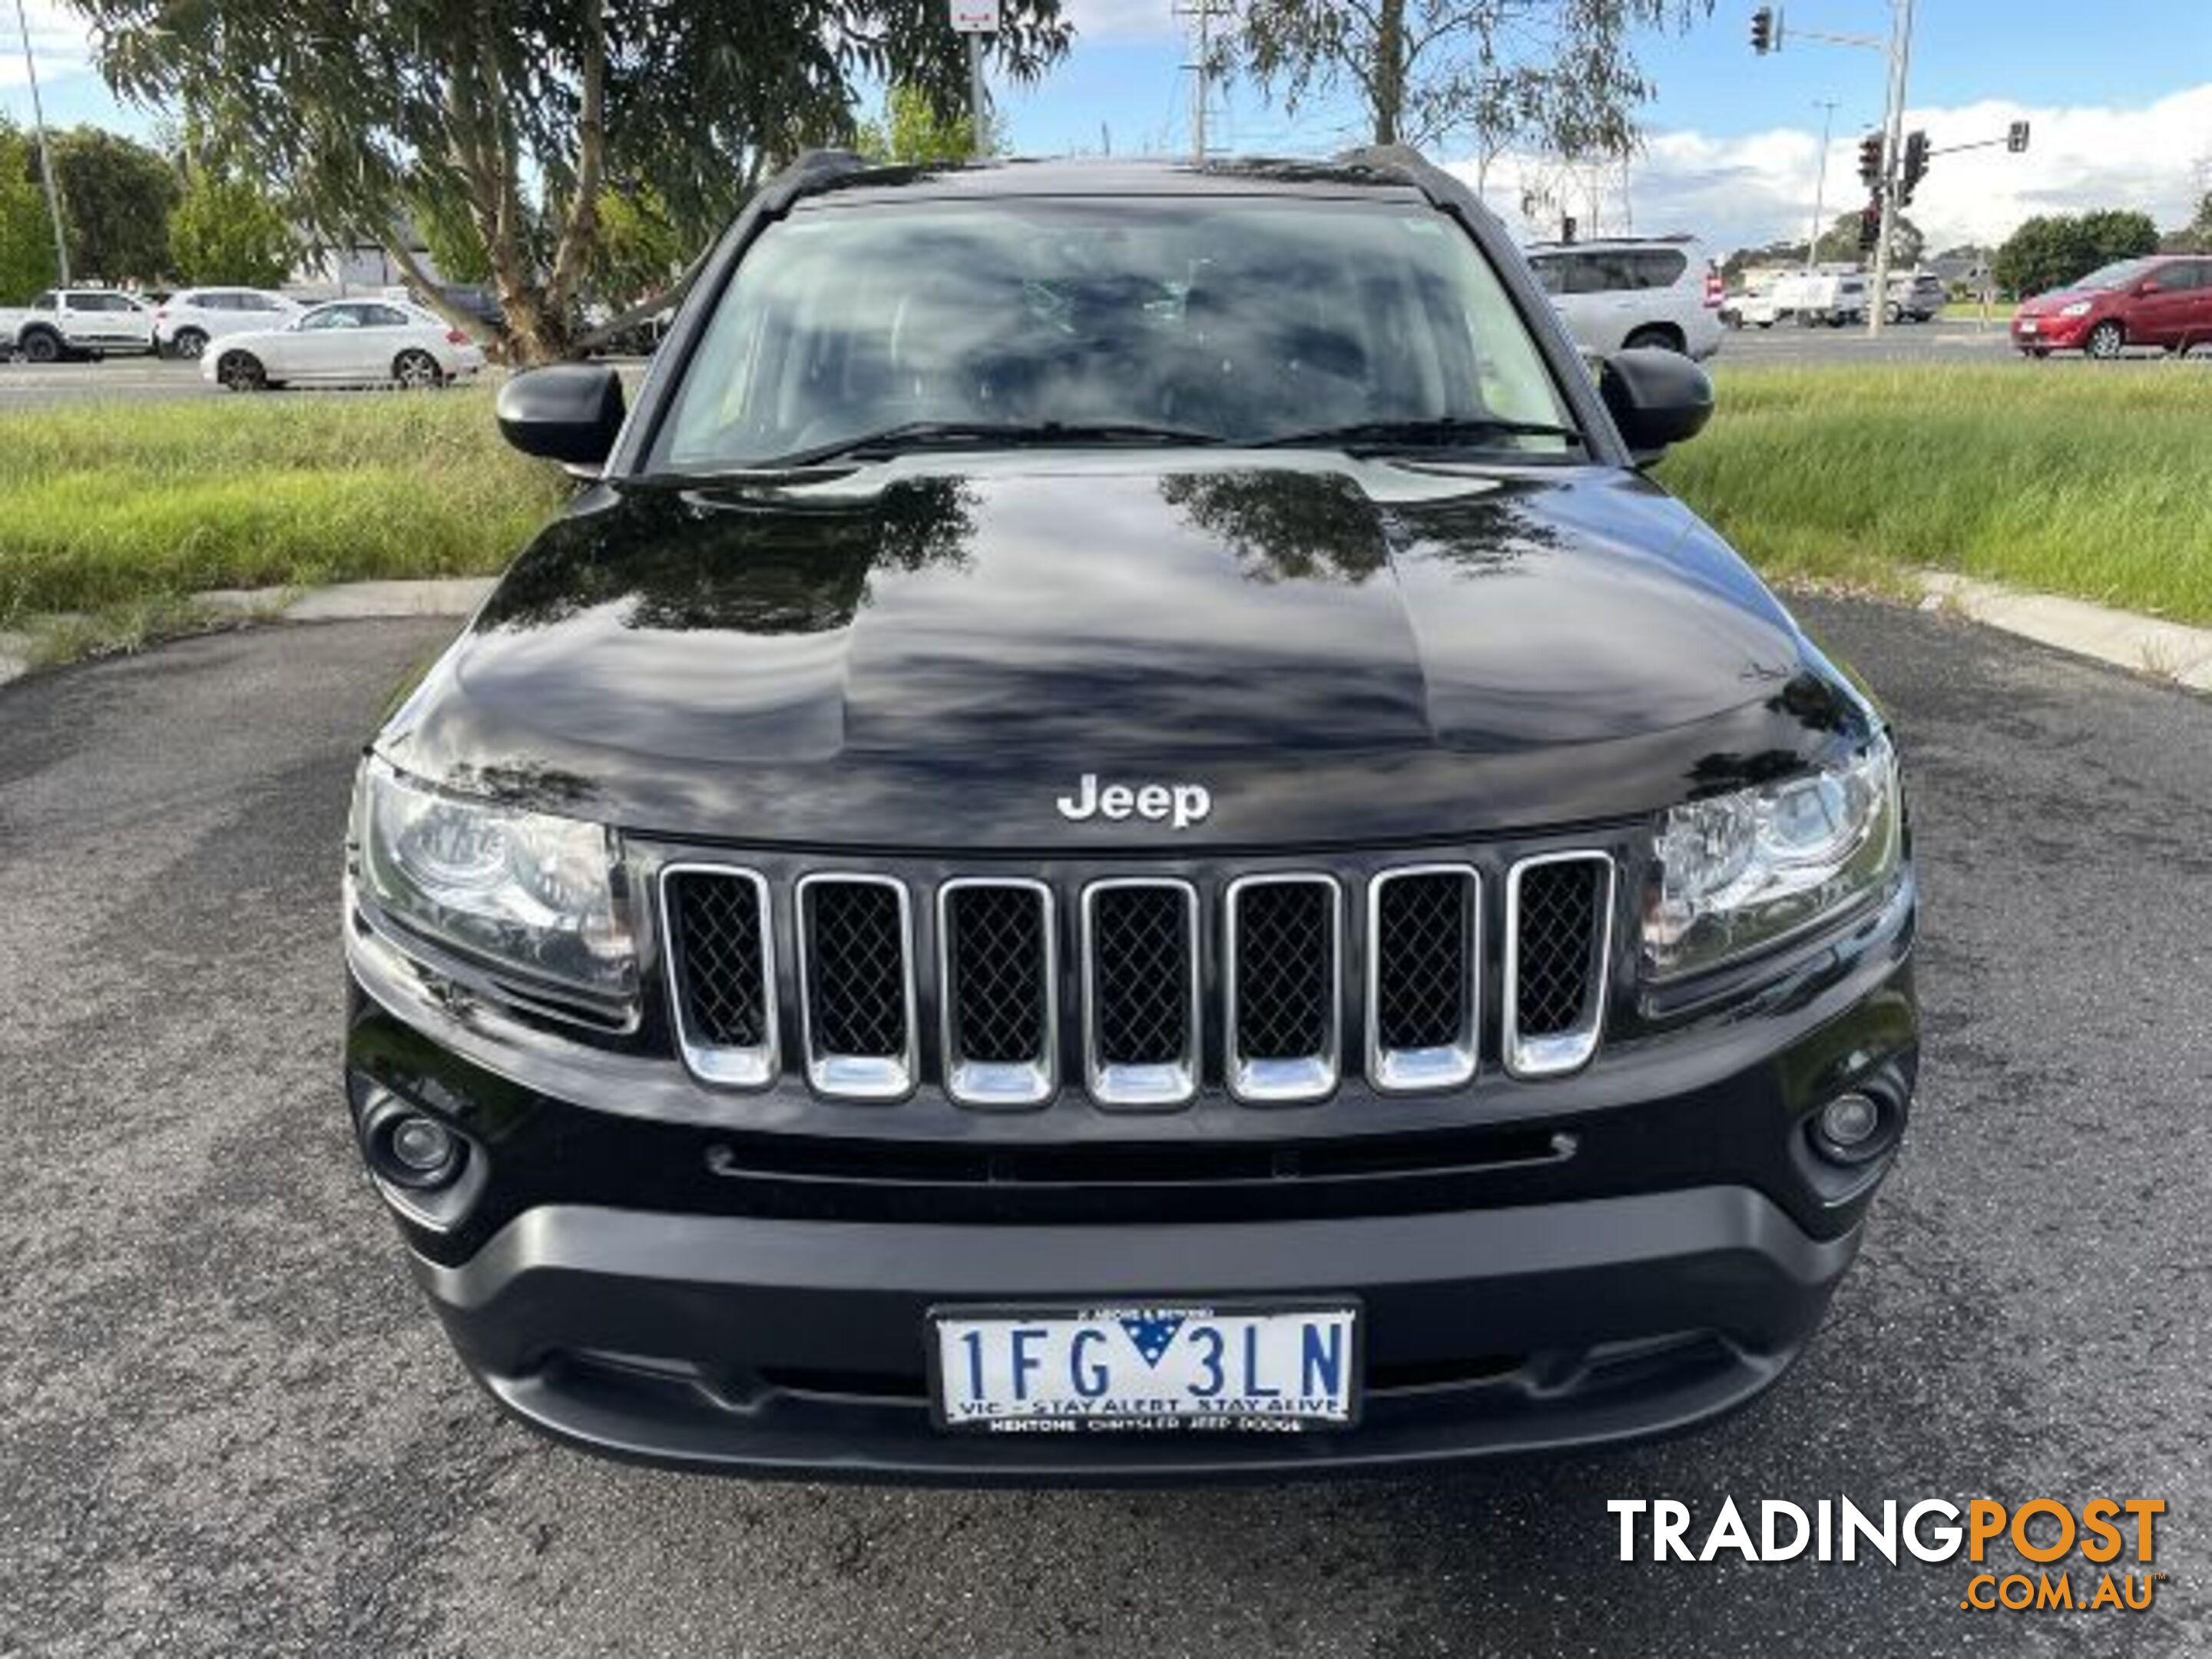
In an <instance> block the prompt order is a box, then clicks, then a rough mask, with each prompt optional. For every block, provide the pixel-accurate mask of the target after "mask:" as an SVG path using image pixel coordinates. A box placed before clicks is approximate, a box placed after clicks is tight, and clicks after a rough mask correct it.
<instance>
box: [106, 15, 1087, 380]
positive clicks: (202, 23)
mask: <svg viewBox="0 0 2212 1659" xmlns="http://www.w3.org/2000/svg"><path fill="white" fill-rule="evenodd" d="M73 3H75V4H76V7H77V9H79V10H81V11H82V12H83V13H85V14H86V15H87V16H88V17H89V18H90V19H91V20H92V21H93V22H94V25H95V26H96V30H97V35H98V40H99V51H100V67H101V70H102V71H103V73H104V74H105V75H106V77H107V80H108V81H109V82H110V84H111V85H112V87H113V88H115V89H116V91H117V92H118V94H121V95H123V96H125V97H126V98H130V99H133V100H139V101H142V102H145V103H149V104H154V105H158V106H169V107H173V108H178V109H181V110H182V111H183V112H185V113H187V114H188V115H189V116H191V118H194V119H195V120H197V121H198V122H200V123H202V124H203V125H204V127H205V128H206V130H207V131H209V132H210V134H211V135H214V136H216V137H218V138H220V139H221V140H222V142H223V143H224V144H225V145H226V147H227V149H228V154H229V155H231V156H232V157H233V158H234V159H235V160H237V161H240V162H241V163H243V164H245V165H248V166H251V167H254V168H256V169H258V171H259V172H260V173H262V174H263V175H264V177H263V179H262V180H261V182H262V183H263V184H264V185H265V186H266V187H267V188H269V189H270V191H272V192H273V193H275V194H276V195H279V196H281V197H283V199H285V200H286V201H288V202H289V203H291V204H294V209H295V212H296V213H297V214H298V215H299V216H300V217H301V222H302V228H304V229H305V230H307V232H308V233H310V234H313V236H315V237H317V238H318V239H319V240H331V241H337V240H343V239H349V238H356V237H362V236H367V237H369V238H373V239H374V240H377V241H379V242H381V243H382V244H383V245H384V246H385V247H386V249H387V250H388V251H389V252H391V254H392V258H393V259H394V260H395V261H396V262H397V263H398V264H399V265H400V266H401V267H402V268H403V269H404V270H406V271H407V273H408V275H409V276H410V279H411V280H412V281H413V283H414V284H415V285H416V287H417V288H418V289H423V290H424V291H425V295H426V297H433V296H434V295H435V290H434V289H432V288H431V284H430V283H429V280H428V276H429V273H428V272H427V271H426V270H424V269H423V268H422V264H421V262H420V261H419V260H418V259H416V258H415V256H414V255H413V253H412V252H410V245H411V244H412V243H414V241H415V240H416V239H415V238H413V237H410V236H409V235H407V234H404V233H405V232H406V230H407V229H408V228H409V226H408V221H409V218H410V204H417V205H418V206H419V205H420V204H425V203H428V204H434V205H435V209H436V210H438V211H441V212H452V211H455V210H456V204H458V211H459V212H461V213H463V214H465V216H466V218H467V220H468V221H469V222H471V223H472V224H473V225H474V227H475V229H476V232H477V236H478V237H479V238H480V239H481V240H482V243H483V251H484V257H485V263H486V264H487V266H488V267H489V272H490V276H491V282H492V285H493V286H494V288H495V289H496V291H497V292H498V295H499V297H500V301H501V306H502V307H503V308H504V309H505V312H506V314H507V330H508V338H507V347H508V350H509V353H510V355H511V356H513V358H514V359H515V360H516V361H519V362H533V361H539V360H543V359H545V358H548V357H552V356H559V355H561V354H562V352H563V351H564V350H565V349H567V348H568V346H569V345H570V343H572V341H573V339H574V330H575V326H576V325H575V322H574V319H575V317H576V315H577V313H578V300H579V290H580V289H581V287H582V286H583V284H584V283H585V281H586V277H587V275H588V274H589V272H590V271H591V270H592V267H593V264H594V261H595V259H596V258H597V257H598V255H599V249H600V245H601V242H602V240H603V236H604V221H603V216H602V210H601V203H602V200H603V196H604V192H605V190H606V188H607V187H608V184H609V181H610V180H613V179H621V180H624V181H629V182H630V183H632V184H634V185H635V186H637V187H639V188H644V189H649V190H650V191H652V193H653V198H654V200H655V202H656V204H657V206H658V210H659V211H661V212H663V213H665V214H667V215H669V216H671V222H673V223H674V224H675V225H677V226H678V228H680V229H681V230H682V231H683V232H684V234H686V235H687V236H688V237H689V238H690V239H691V240H693V242H694V243H695V244H697V243H702V242H703V241H704V240H706V239H707V237H708V236H709V235H710V234H712V233H713V231H714V228H717V227H718V226H719V225H720V224H721V223H722V222H725V221H726V218H727V217H728V216H729V215H730V214H731V213H732V211H734V210H735V209H736V207H737V206H738V204H740V203H741V202H742V201H743V200H744V198H745V197H746V196H747V194H748V193H750V191H751V190H752V189H753V188H754V186H755V185H757V184H758V182H759V181H760V179H761V178H762V176H763V173H765V172H766V171H768V170H769V169H770V168H772V167H775V165H777V164H778V163H779V162H780V161H783V160H785V159H787V158H788V157H789V156H790V155H793V154H794V153H796V152H797V151H798V150H799V149H802V148H804V147H805V146H806V145H807V144H809V143H819V142H824V141H831V140H842V139H845V138H848V137H850V136H851V133H852V131H853V125H854V124H853V114H852V111H853V107H854V102H855V100H856V95H857V88H859V87H860V86H861V85H863V84H870V83H874V84H882V83H888V82H899V83H901V84H905V85H910V86H915V87H917V88H921V89H922V90H923V91H924V92H925V93H927V94H928V95H930V96H931V97H933V99H934V100H936V101H937V102H938V103H939V105H940V106H945V107H951V106H955V105H956V104H957V102H958V100H960V99H961V97H962V96H963V90H962V89H963V88H964V86H965V83H966V82H965V75H966V70H965V58H964V46H963V43H962V41H961V40H960V38H959V37H957V36H956V35H954V34H953V33H952V32H951V28H950V27H949V24H948V22H947V20H946V17H945V9H944V6H943V4H942V0H468V3H465V4H463V3H454V0H385V3H370V0H193V3H190V4H183V3H178V0H73ZM1003 10H1004V26H1003V27H1002V29H1001V32H1000V33H999V34H998V36H997V37H995V40H994V47H993V50H994V54H995V57H996V59H997V64H998V70H999V72H1000V74H1001V75H1002V76H1012V77H1014V78H1017V79H1025V78H1031V77H1034V76H1036V75H1038V74H1040V73H1042V70H1044V69H1045V68H1046V67H1047V66H1048V65H1049V64H1051V63H1052V62H1053V61H1054V60H1055V59H1056V58H1058V57H1059V56H1060V54H1061V53H1062V52H1065V50H1066V44H1067V40H1068V34H1069V30H1068V27H1067V25H1066V23H1065V22H1064V21H1062V20H1061V18H1060V8H1059V0H1007V3H1006V5H1005V7H1004V9H1003ZM453 320H455V321H456V322H459V323H462V324H464V325H465V324H466V319H463V318H460V317H459V316H455V317H454V318H453Z"/></svg>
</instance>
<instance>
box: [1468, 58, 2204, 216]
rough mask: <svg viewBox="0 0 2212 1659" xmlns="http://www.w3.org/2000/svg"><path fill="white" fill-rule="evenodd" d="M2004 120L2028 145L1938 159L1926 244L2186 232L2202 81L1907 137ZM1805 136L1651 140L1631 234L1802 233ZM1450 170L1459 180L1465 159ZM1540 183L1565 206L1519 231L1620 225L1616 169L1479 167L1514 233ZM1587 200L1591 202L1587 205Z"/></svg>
mask: <svg viewBox="0 0 2212 1659" xmlns="http://www.w3.org/2000/svg"><path fill="white" fill-rule="evenodd" d="M2017 120H2026V121H2027V122H2029V123H2031V124H2032V126H2033V136H2032V138H2031V142H2030V148H2029V149H2028V152H2027V154H2026V155H2010V154H2008V153H2007V151H2006V150H2005V149H2003V148H2002V146H1998V147H1996V148H1995V149H1977V150H1970V151H1967V152H1966V153H1965V154H1962V155H1938V156H1936V158H1935V160H1934V161H1933V162H1932V164H1931V165H1930V167H1929V173H1928V176H1927V178H1926V179H1924V180H1923V182H1922V184H1921V185H1920V188H1919V190H1918V191H1917V192H1916V193H1915V195H1914V197H1913V203H1912V206H1911V209H1910V210H1908V211H1909V212H1910V214H1911V217H1912V220H1913V222H1914V223H1916V224H1917V225H1918V226H1919V227H1920V228H1921V229H1922V230H1923V232H1925V233H1926V234H1927V237H1928V241H1929V246H1930V248H1931V249H1933V248H1942V247H1947V246H1953V245H1954V244H1957V243H1961V242H1984V243H1995V242H1997V241H2001V240H2003V238H2004V237H2005V236H2006V235H2007V234H2009V233H2010V232H2011V230H2012V228H2014V227H2015V225H2017V224H2018V223H2019V222H2021V220H2022V219H2025V218H2027V216H2029V215H2031V214H2035V213H2080V212H2084V211H2087V210H2090V209H2094V208H2139V209H2141V210H2142V211H2144V212H2146V213H2148V214H2149V215H2150V216H2151V217H2152V218H2153V219H2154V220H2155V221H2156V222H2157V223H2158V225H2159V227H2160V228H2161V229H2166V228H2172V227H2173V226H2175V225H2179V224H2182V223H2185V222H2187V221H2188V219H2189V218H2190V216H2191V212H2192V211H2193V210H2194V207H2195V204H2196V200H2197V195H2198V194H2199V193H2201V192H2202V191H2205V190H2207V189H2212V178H2207V177H2206V176H2205V174H2206V172H2207V169H2208V167H2212V161H2208V158H2212V82H2207V83H2205V84H2204V85H2202V86H2198V87H2193V88H2189V89H2188V90H2186V91H2183V92H2177V93H2174V94H2171V95H2169V96H2167V97H2165V98H2161V99H2160V100H2157V101H2156V102H2155V103H2153V104H2150V105H2148V106H2144V107H2142V108H2137V109H2108V108H2099V107H2096V106H2082V107H2074V108H2065V107H2051V106H2031V105H2025V104H2015V103H2009V102H2005V101H2002V100H1986V101H1984V102H1981V103H1977V104H1969V105H1963V106H1958V107H1956V108H1944V109H1938V108H1916V109H1913V110H1912V111H1911V112H1910V113H1909V114H1908V115H1907V117H1906V119H1905V127H1906V130H1907V131H1911V130H1913V129H1915V128H1918V129H1921V130H1923V131H1926V132H1927V134H1928V135H1929V142H1930V143H1932V144H1933V145H1934V146H1935V147H1936V148H1937V149H1942V147H1943V146H1945V145H1947V144H1954V143H1971V142H1973V141H1976V140H1979V139H1984V138H1994V137H2002V136H2003V134H2004V131H2005V129H2006V128H2007V126H2008V125H2009V124H2010V123H2012V122H2014V121H2017ZM1859 137H1860V130H1859V129H1857V128H1853V129H1851V130H1850V131H1839V132H1838V134H1837V135H1836V137H1834V139H1833V141H1832V144H1831V147H1830V149H1829V152H1828V182H1827V191H1826V208H1825V210H1824V212H1823V217H1825V218H1826V219H1828V220H1829V221H1831V222H1832V221H1833V219H1834V217H1835V216H1836V215H1837V214H1839V213H1842V212H1844V211H1847V210H1849V209H1850V208H1851V207H1853V206H1855V205H1857V204H1861V203H1863V201H1864V200H1865V193H1864V191H1863V188H1862V186H1861V185H1860V184H1859V181H1858V176H1857V175H1858V141H1859ZM1819 151H1820V135H1819V134H1818V132H1816V131H1809V130H1805V131H1800V130H1793V129H1789V128H1781V129H1776V130H1773V131H1766V132H1761V133H1753V134H1751V135H1748V136H1747V137H1735V138H1715V137H1710V136H1708V135H1706V134H1705V133H1702V132H1699V131H1694V130H1689V131H1670V132H1661V133H1655V134H1653V135H1652V137H1651V139H1650V143H1649V146H1648V147H1647V149H1646V150H1645V153H1644V155H1641V156H1639V157H1638V160H1637V161H1636V163H1635V164H1634V166H1633V167H1632V168H1631V169H1630V170H1629V175H1628V177H1629V186H1628V206H1629V208H1630V209H1631V210H1632V214H1631V215H1629V217H1632V221H1633V225H1634V228H1635V229H1637V230H1638V231H1639V232H1649V233H1661V232H1667V231H1691V232H1694V233H1695V234H1698V235H1699V236H1701V237H1703V238H1704V239H1705V241H1706V243H1707V244H1708V245H1709V246H1711V247H1713V248H1714V249H1715V250H1716V251H1718V250H1722V249H1726V248H1732V247H1740V246H1753V245H1756V244H1759V243H1764V242H1769V241H1774V240H1780V239H1782V238H1784V237H1802V235H1803V234H1805V227H1806V225H1807V223H1808V221H1809V219H1810V217H1811V215H1812V210H1813V175H1814V161H1815V160H1816V159H1817V157H1818V155H1819ZM1453 171H1455V172H1457V173H1461V174H1462V176H1464V177H1466V178H1468V179H1473V178H1474V172H1475V169H1474V164H1473V163H1472V162H1465V163H1461V164H1457V165H1455V167H1453ZM1531 184H1534V185H1537V186H1539V187H1548V188H1549V189H1550V190H1551V191H1552V193H1553V196H1554V197H1568V198H1571V201H1572V206H1571V207H1568V208H1566V209H1565V211H1572V212H1574V213H1576V215H1577V217H1578V218H1579V219H1580V220H1581V222H1582V224H1583V227H1584V228H1585V229H1587V228H1589V227H1590V226H1591V225H1592V224H1593V223H1595V224H1596V225H1597V226H1598V227H1600V228H1602V229H1604V230H1607V231H1619V230H1620V229H1621V228H1623V217H1624V215H1623V211H1622V202H1621V191H1620V175H1619V173H1618V172H1615V173H1612V174H1611V175H1610V176H1608V177H1607V178H1605V179H1601V180H1589V179H1575V180H1568V179H1560V178H1559V177H1557V176H1555V175H1554V174H1553V173H1547V172H1546V171H1545V170H1543V169H1541V168H1534V167H1528V166H1527V165H1524V164H1521V163H1517V162H1516V161H1514V160H1513V159H1512V158H1508V159H1507V160H1506V161H1503V162H1501V163H1499V164H1498V165H1497V166H1494V167H1492V169H1491V173H1490V179H1489V189H1488V197H1489V200H1490V202H1491V204H1492V206H1493V207H1495V208H1497V209H1498V210H1499V211H1500V212H1501V213H1503V214H1504V215H1505V216H1506V219H1507V222H1509V223H1513V224H1516V225H1518V224H1521V219H1520V202H1521V196H1522V191H1523V190H1524V189H1525V188H1527V187H1528V186H1529V185H1531ZM1593 196H1595V201H1593ZM1561 210H1562V209H1560V208H1558V207H1554V208H1553V209H1552V210H1548V211H1545V212H1542V213H1540V215H1539V216H1538V218H1539V221H1540V222H1539V223H1538V224H1534V225H1528V226H1526V227H1524V228H1528V229H1529V230H1530V231H1531V232H1532V233H1533V232H1535V231H1537V230H1541V232H1542V233H1543V234H1553V232H1554V231H1555V230H1556V228H1557V224H1558V214H1559V211H1561Z"/></svg>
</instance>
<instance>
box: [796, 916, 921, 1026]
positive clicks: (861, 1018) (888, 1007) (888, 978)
mask: <svg viewBox="0 0 2212 1659" xmlns="http://www.w3.org/2000/svg"><path fill="white" fill-rule="evenodd" d="M803 908H804V909H805V917H804V919H803V925H804V926H805V928H806V981H807V983H806V1006H807V1012H808V1017H809V1018H810V1020H811V1030H812V1032H813V1048H814V1051H815V1052H816V1053H817V1054H850V1055H855V1056H865V1057H867V1058H871V1059H884V1060H889V1059H895V1058H896V1057H898V1056H899V1055H902V1054H904V1053H905V1052H906V1050H907V1043H908V1031H907V1006H906V1004H907V998H906V953H907V939H906V926H905V915H904V909H903V907H902V905H901V903H900V902H899V891H898V889H896V887H891V886H889V885H886V884H883V883H880V882H864V881H841V880H836V879H829V880H823V881H816V882H811V883H809V884H807V885H806V887H805V890H804V905H803Z"/></svg>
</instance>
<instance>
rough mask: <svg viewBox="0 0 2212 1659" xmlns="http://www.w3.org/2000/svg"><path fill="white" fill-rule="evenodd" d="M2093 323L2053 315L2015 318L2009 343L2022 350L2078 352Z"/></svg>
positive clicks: (2082, 319) (2082, 318)
mask: <svg viewBox="0 0 2212 1659" xmlns="http://www.w3.org/2000/svg"><path fill="white" fill-rule="evenodd" d="M2096 320H2097V319H2095V318H2093V317H2060V316H2057V315H2055V314H2053V315H2046V316H2040V317H2033V318H2021V317H2015V318H2014V319H2013V324H2012V343H2014V344H2015V345H2016V346H2018V347H2019V348H2020V349H2021V350H2023V351H2033V350H2041V351H2074V350H2077V349H2080V347H2081V342H2082V340H2083V339H2084V338H2086V337H2087V335H2088V332H2089V330H2090V328H2091V326H2092V325H2093V324H2094V323H2095V322H2096ZM2031 324H2032V325H2033V326H2030V325H2031Z"/></svg>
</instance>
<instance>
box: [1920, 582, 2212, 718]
mask: <svg viewBox="0 0 2212 1659" xmlns="http://www.w3.org/2000/svg"><path fill="white" fill-rule="evenodd" d="M1920 587H1921V592H1922V593H1923V595H1925V597H1924V598H1923V599H1922V600H1921V608H1922V609H1923V610H1926V611H1948V612H1951V613H1953V614H1954V615H1957V616H1961V617H1966V619H1967V620H1968V621H1970V622H1977V623H1981V624H1983V625H1984V627H1987V628H1996V629H2002V630H2003V631H2004V632H2006V633H2008V634H2017V635H2021V637H2022V638H2023V639H2030V640H2036V641H2040V642H2041V643H2043V644H2045V645H2048V646H2054V647H2057V649H2059V650H2061V651H2070V652H2072V653H2074V654H2075V656H2078V657H2093V658H2095V659H2097V660H2098V661H2099V662H2108V663H2112V664H2113V665H2115V666H2117V667H2120V668H2126V669H2132V670H2133V671H2135V672H2136V673H2138V674H2151V675H2154V676H2156V677H2157V678H2160V679H2166V680H2171V681H2172V682H2173V683H2174V684H2177V685H2185V686H2187V687H2188V688H2189V689H2190V690H2192V691H2212V628H2192V627H2190V626H2189V625H2188V624H2186V623H2172V622H2163V621H2161V620H2160V619H2159V618H2158V617H2145V616H2142V615H2140V614H2138V613H2136V612H2135V611H2114V610H2112V609H2111V608H2109V607H2108V606H2106V605H2091V604H2089V603H2088V602H2087V601H2086V600H2083V599H2060V598H2058V597H2057V595H2055V594H2051V593H2023V592H2020V591H2019V590H2017V589H2015V588H2010V587H2005V586H2001V585H2000V584H1998V583H1996V582H1989V581H1982V580H1978V578H1975V577H1972V576H1960V575H1954V574H1952V573H1951V572H1949V571H1946V570H1928V571H1923V572H1922V573H1921V577H1920Z"/></svg>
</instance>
